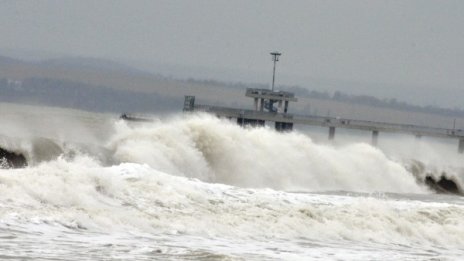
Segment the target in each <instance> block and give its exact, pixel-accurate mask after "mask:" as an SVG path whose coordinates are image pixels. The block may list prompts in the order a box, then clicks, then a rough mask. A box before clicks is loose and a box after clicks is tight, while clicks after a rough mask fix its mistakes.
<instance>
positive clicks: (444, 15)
mask: <svg viewBox="0 0 464 261" xmlns="http://www.w3.org/2000/svg"><path fill="white" fill-rule="evenodd" d="M463 28H464V1H426V0H417V1H371V0H369V1H308V0H303V1H269V0H266V1H264V0H263V1H256V0H254V1H237V0H234V1H218V0H211V1H193V0H192V1H190V0H185V1H180V0H179V1H175V0H169V1H153V0H147V1H115V0H111V1H105V0H99V1H94V0H92V1H86V0H85V1H83V0H80V1H77V0H76V1H58V0H56V1H41V0H35V1H13V0H0V39H1V40H0V50H5V49H8V50H12V49H13V50H33V51H42V52H44V53H57V54H70V55H78V56H88V57H104V58H112V59H116V60H127V61H140V62H143V63H144V64H152V65H156V66H157V67H156V68H162V67H163V66H164V68H165V69H166V68H171V69H172V68H174V69H172V70H173V72H174V73H175V70H176V69H178V72H179V73H183V74H184V75H187V76H196V75H197V76H200V77H207V78H217V79H222V80H233V79H235V80H240V81H253V82H263V83H269V82H270V80H271V72H272V63H271V60H270V55H269V52H270V51H273V50H278V51H281V52H282V53H283V55H282V57H281V61H280V62H279V63H278V65H277V73H278V74H277V83H278V84H289V85H291V84H299V85H302V86H304V87H308V88H312V89H318V90H324V89H326V90H328V91H333V90H336V89H338V90H341V91H345V92H353V93H366V94H372V95H377V96H379V97H396V98H399V99H400V100H401V99H402V100H406V101H410V102H415V103H420V104H434V105H443V106H458V107H464V102H463V98H462V96H464V89H463V84H464V73H462V69H463V68H464V31H463ZM182 68H184V69H183V71H182ZM160 70H161V69H160ZM181 71H182V72H181ZM189 72H190V73H191V74H192V75H188V73H189Z"/></svg>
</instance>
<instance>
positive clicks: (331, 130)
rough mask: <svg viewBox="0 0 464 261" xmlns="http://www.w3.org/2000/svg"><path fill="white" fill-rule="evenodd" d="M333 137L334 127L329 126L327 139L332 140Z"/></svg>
mask: <svg viewBox="0 0 464 261" xmlns="http://www.w3.org/2000/svg"><path fill="white" fill-rule="evenodd" d="M334 138H335V127H333V126H331V127H329V140H333V139H334Z"/></svg>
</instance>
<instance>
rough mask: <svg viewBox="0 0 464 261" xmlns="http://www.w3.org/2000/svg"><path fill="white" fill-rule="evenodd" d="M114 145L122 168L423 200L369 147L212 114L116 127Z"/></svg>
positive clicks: (400, 170)
mask: <svg viewBox="0 0 464 261" xmlns="http://www.w3.org/2000/svg"><path fill="white" fill-rule="evenodd" d="M115 128H116V134H115V136H114V137H113V138H112V140H111V142H110V143H109V148H110V149H111V150H114V158H115V159H117V160H119V161H120V162H138V163H147V164H149V165H150V166H151V167H153V168H155V169H158V170H160V171H163V172H167V173H171V174H176V175H180V176H186V177H195V178H199V179H201V180H204V181H212V182H217V183H224V184H230V185H236V186H244V187H270V188H274V189H284V190H306V191H326V190H350V191H365V192H373V191H384V192H407V193H423V192H425V191H426V189H424V188H423V187H422V186H421V185H419V184H417V182H416V180H415V179H414V177H413V176H412V175H411V174H410V173H409V172H408V171H407V170H406V169H405V168H404V167H403V166H402V165H400V164H399V163H397V162H395V161H392V160H390V159H388V157H387V156H386V155H384V154H383V153H382V152H381V151H380V150H379V149H377V148H374V147H372V146H370V145H368V144H364V143H358V144H350V145H347V146H343V147H340V148H336V147H333V146H330V145H321V144H316V143H314V142H313V141H312V140H311V139H310V138H309V137H308V136H306V135H303V134H301V133H298V132H292V133H278V132H275V131H273V130H271V129H269V128H241V127H239V126H236V125H235V124H233V123H232V122H229V121H227V120H221V119H217V118H215V117H212V116H208V115H196V116H188V117H184V118H176V119H171V120H169V121H165V122H157V123H153V124H143V125H136V126H132V127H131V126H128V125H126V123H123V122H119V123H117V124H116V127H115Z"/></svg>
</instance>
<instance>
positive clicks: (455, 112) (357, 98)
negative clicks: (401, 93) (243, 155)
mask: <svg viewBox="0 0 464 261" xmlns="http://www.w3.org/2000/svg"><path fill="white" fill-rule="evenodd" d="M186 82H188V83H195V84H202V85H212V86H220V87H226V88H239V89H245V88H269V85H266V84H259V83H254V84H245V83H241V82H238V83H225V82H220V81H216V80H197V79H192V78H190V79H188V80H187V81H186ZM279 89H281V90H284V91H289V92H293V93H295V95H297V96H298V97H306V98H313V99H322V100H333V101H339V102H346V103H354V104H362V105H368V106H374V107H382V108H389V109H397V110H404V111H413V112H423V113H432V114H439V115H443V116H450V117H464V110H462V109H459V108H454V109H449V108H441V107H436V106H431V105H427V106H419V105H413V104H409V103H406V102H402V101H398V100H397V99H395V98H392V99H379V98H376V97H373V96H369V95H350V94H346V93H343V92H340V91H336V92H334V93H333V94H331V93H329V92H327V91H315V90H309V89H306V88H303V87H300V86H282V85H280V86H279Z"/></svg>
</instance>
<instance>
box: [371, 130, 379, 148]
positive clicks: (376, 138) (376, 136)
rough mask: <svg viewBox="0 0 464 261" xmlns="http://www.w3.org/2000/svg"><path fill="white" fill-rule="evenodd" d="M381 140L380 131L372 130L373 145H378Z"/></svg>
mask: <svg viewBox="0 0 464 261" xmlns="http://www.w3.org/2000/svg"><path fill="white" fill-rule="evenodd" d="M378 141H379V131H378V130H373V131H372V146H377V144H378Z"/></svg>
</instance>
